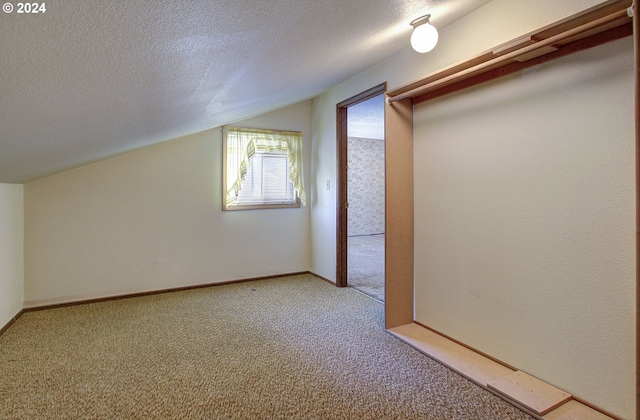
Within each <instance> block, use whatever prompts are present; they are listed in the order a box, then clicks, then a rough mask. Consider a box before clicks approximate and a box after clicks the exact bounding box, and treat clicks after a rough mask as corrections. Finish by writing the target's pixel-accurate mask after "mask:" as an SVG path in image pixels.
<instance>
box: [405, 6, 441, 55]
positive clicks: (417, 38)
mask: <svg viewBox="0 0 640 420" xmlns="http://www.w3.org/2000/svg"><path fill="white" fill-rule="evenodd" d="M429 18H431V15H424V16H421V17H419V18H418V19H415V20H414V21H413V22H411V24H410V25H411V26H413V33H412V34H411V46H412V47H413V49H414V50H416V51H417V52H419V53H426V52H429V51H431V50H432V49H433V48H434V47H435V46H436V44H437V43H438V30H437V29H436V28H435V27H434V26H433V25H432V24H431V22H429Z"/></svg>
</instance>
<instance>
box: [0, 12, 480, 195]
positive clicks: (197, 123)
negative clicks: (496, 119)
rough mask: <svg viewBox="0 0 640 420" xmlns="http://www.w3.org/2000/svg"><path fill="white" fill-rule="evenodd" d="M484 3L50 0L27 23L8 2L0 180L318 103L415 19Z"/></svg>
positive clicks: (440, 21)
mask: <svg viewBox="0 0 640 420" xmlns="http://www.w3.org/2000/svg"><path fill="white" fill-rule="evenodd" d="M488 1H489V0H348V1H345V0H194V1H188V0H166V1H149V0H110V1H98V0H46V1H45V2H42V3H44V4H45V8H46V10H39V12H40V13H38V14H26V13H18V11H19V10H18V2H17V1H14V0H8V2H9V3H11V4H12V5H13V6H14V7H13V11H12V12H11V13H6V11H7V10H4V12H3V13H0V81H1V83H2V86H1V90H0V92H1V94H0V182H6V183H22V182H26V181H29V180H33V179H36V178H39V177H42V176H45V175H48V174H52V173H55V172H58V171H61V170H65V169H69V168H72V167H75V166H79V165H82V164H86V163H89V162H92V161H96V160H99V159H103V158H106V157H109V156H113V155H116V154H119V153H123V152H126V151H129V150H134V149H137V148H140V147H143V146H146V145H150V144H153V143H158V142H162V141H166V140H169V139H172V138H176V137H179V136H182V135H186V134H190V133H194V132H198V131H202V130H205V129H208V128H212V127H216V126H219V125H222V124H228V123H232V122H233V121H237V120H239V119H243V118H247V117H250V116H253V115H257V114H260V113H263V112H267V111H270V110H273V109H277V108H280V107H282V106H286V105H289V104H292V103H295V102H298V101H303V100H306V99H309V98H312V97H313V96H315V95H317V94H318V93H320V92H322V91H324V90H326V89H328V88H331V87H333V86H335V85H337V84H339V83H341V82H342V81H345V80H347V79H349V78H350V77H353V76H354V75H356V74H358V73H359V72H361V71H363V70H365V69H366V68H368V67H370V66H372V65H373V64H375V63H376V62H378V61H381V60H382V59H384V58H386V57H388V56H389V55H391V54H393V53H395V52H396V51H399V50H401V49H403V48H406V47H407V45H408V42H409V36H410V32H411V28H410V26H409V22H410V21H411V20H412V19H414V18H416V17H418V16H420V15H422V14H424V13H427V12H428V13H431V14H432V15H433V18H432V23H433V24H434V25H436V26H439V27H443V26H445V25H447V24H448V23H450V22H452V21H454V20H456V19H458V18H460V17H461V16H463V15H465V14H467V13H469V12H470V11H472V10H474V9H476V8H478V7H480V6H481V5H483V4H485V3H487V2H488ZM5 2H6V1H3V3H5ZM42 3H41V4H42ZM5 7H6V6H5Z"/></svg>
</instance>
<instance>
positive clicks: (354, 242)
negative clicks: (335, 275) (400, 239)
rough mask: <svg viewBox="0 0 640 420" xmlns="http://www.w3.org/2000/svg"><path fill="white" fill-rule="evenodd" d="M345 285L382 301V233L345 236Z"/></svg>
mask: <svg viewBox="0 0 640 420" xmlns="http://www.w3.org/2000/svg"><path fill="white" fill-rule="evenodd" d="M347 250H348V251H347V252H348V254H347V285H348V286H351V287H353V288H354V289H356V290H359V291H361V292H362V293H365V294H367V295H369V296H371V297H373V298H375V299H378V300H379V301H381V302H384V233H382V234H379V235H362V236H349V237H348V238H347Z"/></svg>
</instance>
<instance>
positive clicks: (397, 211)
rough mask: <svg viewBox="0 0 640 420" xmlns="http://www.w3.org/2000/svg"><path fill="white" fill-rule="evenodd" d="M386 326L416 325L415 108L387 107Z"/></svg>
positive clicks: (405, 104)
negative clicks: (414, 282) (414, 245)
mask: <svg viewBox="0 0 640 420" xmlns="http://www.w3.org/2000/svg"><path fill="white" fill-rule="evenodd" d="M384 114H385V138H386V141H385V178H386V182H385V219H386V222H385V224H386V228H385V229H386V235H385V292H384V295H385V298H384V299H385V326H386V328H387V329H389V328H393V327H397V326H400V325H405V324H408V323H411V322H413V305H414V300H413V269H414V256H413V236H414V232H413V105H412V104H411V100H410V99H406V100H403V101H397V102H394V103H389V102H386V104H385V113H384Z"/></svg>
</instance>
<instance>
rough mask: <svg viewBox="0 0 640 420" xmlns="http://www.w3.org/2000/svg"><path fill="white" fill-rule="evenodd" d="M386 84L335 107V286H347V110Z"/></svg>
mask: <svg viewBox="0 0 640 420" xmlns="http://www.w3.org/2000/svg"><path fill="white" fill-rule="evenodd" d="M386 91H387V83H386V82H385V83H381V84H379V85H377V86H374V87H372V88H371V89H367V90H365V91H364V92H361V93H359V94H357V95H355V96H352V97H351V98H349V99H345V100H344V101H342V102H340V103H339V104H337V105H336V123H337V124H336V125H337V130H338V131H337V135H336V144H337V154H336V155H337V162H336V166H337V168H338V182H337V188H336V194H337V197H336V286H338V287H346V286H347V202H348V201H347V200H348V196H347V190H348V188H347V187H348V185H347V137H348V133H347V108H349V107H350V106H353V105H356V104H359V103H360V102H364V101H366V100H367V99H371V98H373V97H375V96H378V95H384V93H385V92H386Z"/></svg>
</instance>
